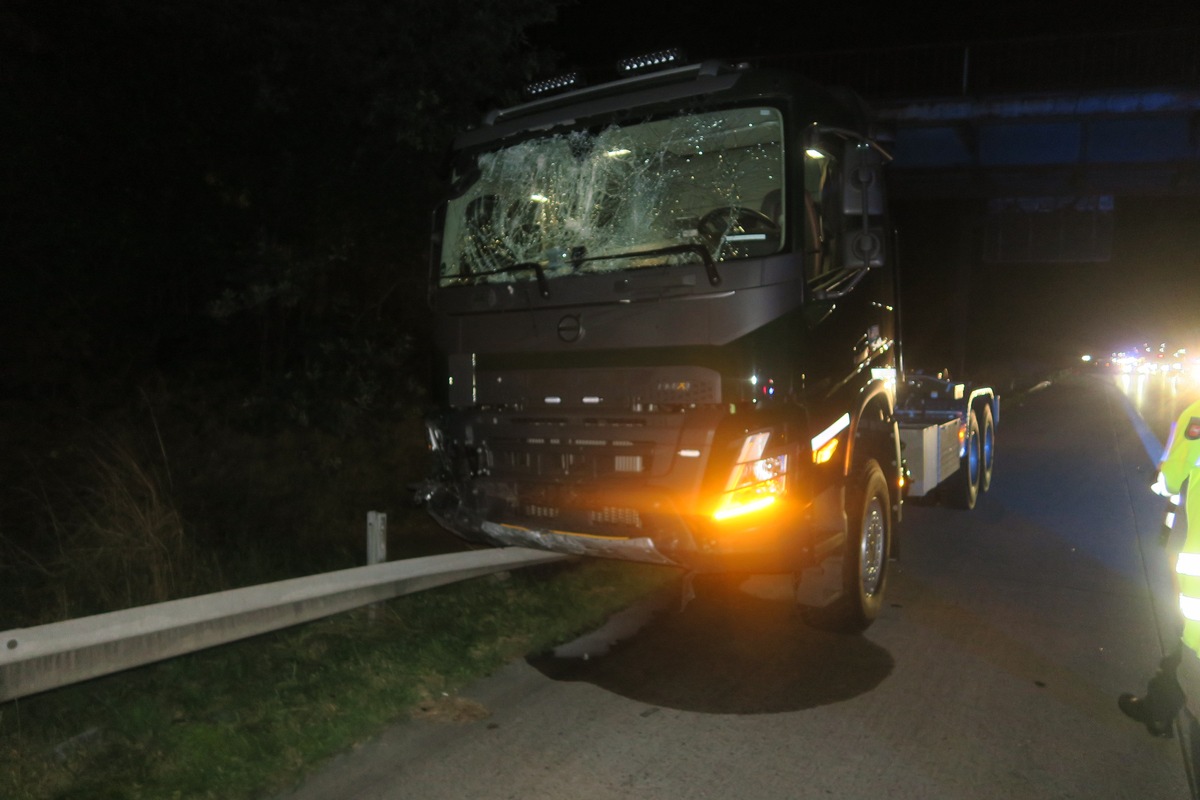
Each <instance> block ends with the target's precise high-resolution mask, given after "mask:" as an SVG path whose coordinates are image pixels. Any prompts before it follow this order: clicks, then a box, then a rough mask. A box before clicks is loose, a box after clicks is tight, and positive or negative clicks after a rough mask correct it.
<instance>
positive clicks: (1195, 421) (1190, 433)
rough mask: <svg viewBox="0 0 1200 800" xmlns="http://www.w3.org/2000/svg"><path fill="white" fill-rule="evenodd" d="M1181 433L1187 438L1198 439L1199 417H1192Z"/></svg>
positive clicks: (1199, 433) (1199, 432)
mask: <svg viewBox="0 0 1200 800" xmlns="http://www.w3.org/2000/svg"><path fill="white" fill-rule="evenodd" d="M1183 435H1184V436H1186V437H1187V438H1189V439H1200V417H1192V421H1191V422H1189V423H1188V426H1187V430H1186V431H1184V434H1183Z"/></svg>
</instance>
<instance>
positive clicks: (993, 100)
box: [782, 28, 1200, 199]
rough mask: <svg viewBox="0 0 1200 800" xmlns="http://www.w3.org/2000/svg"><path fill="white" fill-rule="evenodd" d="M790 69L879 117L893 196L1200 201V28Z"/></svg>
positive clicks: (929, 50) (928, 50)
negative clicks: (838, 90) (838, 87)
mask: <svg viewBox="0 0 1200 800" xmlns="http://www.w3.org/2000/svg"><path fill="white" fill-rule="evenodd" d="M782 60H783V61H786V62H789V63H790V65H792V66H794V67H797V68H799V69H800V70H802V71H804V72H806V73H808V74H809V75H810V76H811V77H813V78H814V79H816V80H818V81H820V82H822V83H826V84H842V85H846V86H849V87H851V88H852V89H854V90H855V91H857V92H858V93H859V94H860V95H862V96H863V97H864V98H865V99H866V100H867V103H868V104H869V105H870V106H872V107H873V108H874V110H875V111H876V113H877V114H878V120H879V130H878V131H877V133H878V135H879V136H880V138H881V139H882V140H883V141H884V142H885V144H887V145H889V147H890V149H891V150H892V152H893V155H894V156H895V160H894V161H893V163H892V165H891V191H892V194H893V195H894V196H895V197H897V198H898V199H921V198H964V199H967V198H982V199H987V198H997V197H1017V196H1086V195H1093V196H1095V195H1121V196H1158V197H1196V196H1200V29H1195V28H1182V29H1172V30H1160V31H1148V32H1130V33H1122V34H1105V35H1079V36H1045V37H1038V38H1033V39H1023V40H1016V41H994V42H984V43H973V44H949V45H930V46H916V47H896V48H886V49H873V50H860V51H840V52H832V53H817V54H809V55H802V56H792V57H786V58H784V59H782Z"/></svg>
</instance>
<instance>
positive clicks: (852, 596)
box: [805, 459, 892, 633]
mask: <svg viewBox="0 0 1200 800" xmlns="http://www.w3.org/2000/svg"><path fill="white" fill-rule="evenodd" d="M846 521H847V529H846V550H845V555H844V556H843V558H842V594H841V597H839V598H838V599H837V600H836V601H834V603H833V604H831V605H830V606H828V607H827V608H811V609H808V610H807V613H806V615H805V620H806V621H807V622H808V623H809V624H810V625H812V626H813V627H817V628H822V629H825V630H832V631H837V632H840V633H860V632H862V631H864V630H866V629H867V628H868V627H869V626H870V625H871V623H872V622H874V621H875V618H876V617H878V616H879V612H880V610H881V609H882V608H883V594H884V589H885V587H886V585H887V577H888V560H889V559H890V558H891V550H892V516H891V499H890V497H889V492H888V484H887V479H885V478H884V476H883V470H882V469H880V468H879V464H878V463H877V462H876V461H874V460H873V459H872V460H869V461H867V462H866V463H865V464H864V465H863V468H862V470H861V471H860V472H859V474H858V477H857V479H856V480H855V481H854V482H853V484H851V486H850V487H849V488H848V490H847V492H846Z"/></svg>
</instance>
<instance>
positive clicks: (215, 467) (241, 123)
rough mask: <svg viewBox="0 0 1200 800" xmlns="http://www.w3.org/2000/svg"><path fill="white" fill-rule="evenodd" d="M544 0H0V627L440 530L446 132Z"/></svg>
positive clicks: (488, 96)
mask: <svg viewBox="0 0 1200 800" xmlns="http://www.w3.org/2000/svg"><path fill="white" fill-rule="evenodd" d="M554 13H555V7H554V4H553V3H551V2H547V1H546V0H469V1H468V0H356V1H355V2H351V3H327V2H321V1H320V0H286V2H284V1H283V0H203V2H201V0H155V1H154V2H149V1H148V0H95V2H87V3H76V2H69V1H68V0H0V254H2V256H3V262H2V263H3V266H2V267H0V452H3V453H4V458H3V459H2V460H0V464H2V466H0V470H2V472H0V629H5V628H9V627H14V626H17V625H23V624H29V623H33V622H39V621H47V620H50V619H57V618H64V617H73V616H79V615H81V614H84V613H91V612H95V611H99V610H107V609H112V608H118V607H123V606H129V605H136V604H140V603H147V602H154V601H158V600H162V599H166V598H169V597H175V596H181V595H188V594H194V593H197V592H202V591H209V590H213V589H218V588H225V587H228V586H233V585H240V584H246V583H256V582H260V581H263V580H269V579H274V578H278V577H285V576H290V575H295V574H303V573H307V572H313V571H319V570H324V569H330V568H337V567H343V566H351V565H354V564H356V563H361V560H362V552H363V530H364V525H365V514H366V512H367V511H368V510H383V511H388V512H390V513H391V515H392V516H391V520H390V521H391V525H390V528H391V530H392V531H393V533H394V534H396V536H398V537H401V540H400V542H399V543H398V544H397V543H393V548H392V552H393V553H396V552H397V549H396V548H397V547H400V548H401V549H402V550H406V551H411V552H413V553H419V552H422V551H427V550H430V549H438V548H446V547H454V546H455V545H454V544H453V543H448V542H447V541H446V540H445V538H444V537H443V536H442V535H441V534H440V533H438V532H435V531H432V530H430V529H429V528H428V527H427V526H425V523H424V522H423V519H422V517H421V515H419V514H418V513H416V512H414V511H412V510H411V509H409V508H408V507H407V506H408V500H409V494H410V493H409V492H408V490H407V489H406V483H407V482H409V481H412V480H414V479H415V478H416V477H418V476H419V474H420V469H421V457H422V455H421V440H420V430H419V429H420V426H419V417H420V414H421V412H422V410H423V407H424V403H425V396H424V391H425V386H426V373H427V366H428V365H427V363H426V362H427V352H428V348H427V338H426V334H427V327H428V326H427V323H426V317H425V313H426V312H425V305H424V285H425V281H424V276H425V269H426V264H427V263H428V244H427V243H428V240H429V220H430V212H431V211H432V209H433V208H434V206H435V205H436V203H437V202H438V200H439V190H438V188H437V187H438V180H437V178H438V171H439V169H440V165H441V161H442V158H443V154H444V153H445V151H446V148H447V146H448V144H449V137H450V136H451V135H452V133H453V132H454V131H456V130H458V129H461V128H462V127H464V126H466V125H468V124H470V123H472V122H474V121H475V120H476V119H478V117H479V115H480V114H481V113H482V112H483V111H484V110H485V109H486V108H487V107H489V106H491V105H494V104H496V103H497V102H502V101H504V100H505V99H511V98H506V94H507V93H509V92H510V91H511V90H512V89H513V88H514V87H519V86H520V85H521V84H522V83H523V82H524V81H525V80H526V79H527V77H528V76H529V75H530V74H532V72H533V71H534V70H535V69H536V68H537V66H538V63H539V59H542V60H545V59H546V58H547V56H544V55H539V53H538V51H537V50H536V49H535V48H533V47H532V46H531V45H530V44H529V43H528V41H527V38H526V33H527V30H528V29H529V28H530V26H533V25H535V24H539V23H545V22H547V21H549V20H551V19H553V16H554Z"/></svg>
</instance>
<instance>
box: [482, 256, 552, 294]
mask: <svg viewBox="0 0 1200 800" xmlns="http://www.w3.org/2000/svg"><path fill="white" fill-rule="evenodd" d="M526 271H532V272H533V274H534V276H535V277H536V278H537V285H538V294H540V295H541V296H542V297H549V296H550V283H549V281H547V280H546V270H544V269H542V265H541V264H539V263H537V262H536V261H522V262H520V263H517V264H509V265H508V266H507V267H500V269H490V270H488V271H487V272H475V273H472V276H471V277H473V278H485V277H487V276H488V275H499V274H501V273H503V272H526Z"/></svg>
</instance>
